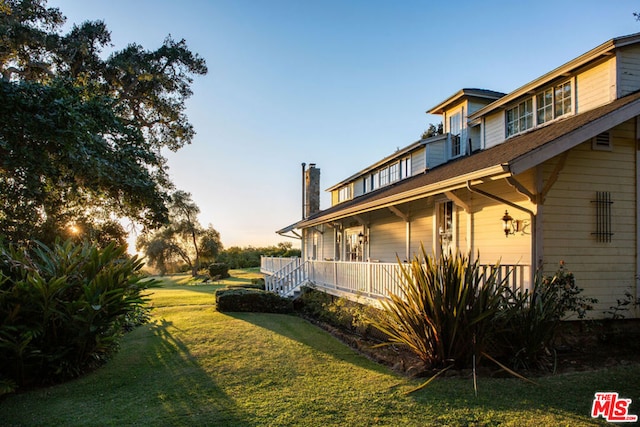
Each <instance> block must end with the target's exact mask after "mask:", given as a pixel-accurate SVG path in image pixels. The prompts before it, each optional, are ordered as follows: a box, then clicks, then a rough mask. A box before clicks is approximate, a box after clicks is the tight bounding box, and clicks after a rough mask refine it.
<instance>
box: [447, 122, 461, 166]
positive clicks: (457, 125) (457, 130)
mask: <svg viewBox="0 0 640 427" xmlns="http://www.w3.org/2000/svg"><path fill="white" fill-rule="evenodd" d="M449 133H450V134H451V157H458V156H459V155H460V154H461V146H460V134H461V133H462V114H460V113H457V114H454V115H453V116H451V117H449Z"/></svg>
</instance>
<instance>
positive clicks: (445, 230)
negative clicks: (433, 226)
mask: <svg viewBox="0 0 640 427" xmlns="http://www.w3.org/2000/svg"><path fill="white" fill-rule="evenodd" d="M453 207H454V205H453V202H452V201H450V200H447V201H443V202H441V203H438V213H437V218H436V221H437V226H438V228H437V230H438V235H437V236H436V239H437V247H438V250H439V254H440V255H441V254H448V253H449V252H450V251H451V252H453V251H455V222H454V215H453Z"/></svg>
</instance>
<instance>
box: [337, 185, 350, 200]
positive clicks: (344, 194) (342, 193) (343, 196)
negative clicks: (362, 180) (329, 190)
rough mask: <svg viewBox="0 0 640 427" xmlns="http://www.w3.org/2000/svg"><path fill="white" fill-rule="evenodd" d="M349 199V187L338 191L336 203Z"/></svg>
mask: <svg viewBox="0 0 640 427" xmlns="http://www.w3.org/2000/svg"><path fill="white" fill-rule="evenodd" d="M349 199H351V186H350V185H347V186H345V187H342V188H341V189H340V190H339V191H338V202H344V201H345V200H349Z"/></svg>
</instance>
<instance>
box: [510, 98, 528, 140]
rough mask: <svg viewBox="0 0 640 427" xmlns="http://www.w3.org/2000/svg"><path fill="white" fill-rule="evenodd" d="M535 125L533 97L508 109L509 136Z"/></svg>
mask: <svg viewBox="0 0 640 427" xmlns="http://www.w3.org/2000/svg"><path fill="white" fill-rule="evenodd" d="M532 127H533V99H532V98H529V99H527V100H525V101H523V102H521V103H520V104H518V105H516V106H515V107H513V108H510V109H508V110H507V137H509V136H511V135H515V134H516V133H520V132H524V131H526V130H527V129H530V128H532Z"/></svg>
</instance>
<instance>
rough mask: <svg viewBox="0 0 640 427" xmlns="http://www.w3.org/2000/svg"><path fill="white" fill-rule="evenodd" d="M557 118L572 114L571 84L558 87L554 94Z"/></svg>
mask: <svg viewBox="0 0 640 427" xmlns="http://www.w3.org/2000/svg"><path fill="white" fill-rule="evenodd" d="M554 103H555V105H556V109H555V114H556V118H557V117H560V116H563V115H565V114H569V113H570V112H571V82H566V83H563V84H561V85H559V86H556V88H555V92H554Z"/></svg>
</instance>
